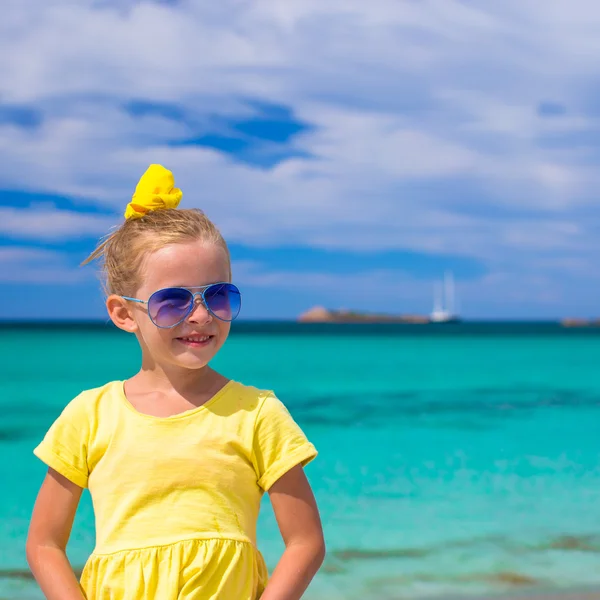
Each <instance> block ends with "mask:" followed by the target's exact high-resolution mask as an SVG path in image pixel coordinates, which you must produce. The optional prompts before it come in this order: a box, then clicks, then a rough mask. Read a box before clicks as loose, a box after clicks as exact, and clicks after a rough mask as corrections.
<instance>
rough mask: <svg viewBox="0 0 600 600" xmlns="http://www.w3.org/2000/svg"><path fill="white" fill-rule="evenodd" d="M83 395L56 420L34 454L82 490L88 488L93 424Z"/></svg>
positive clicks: (70, 404) (69, 405) (72, 402)
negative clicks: (90, 438)
mask: <svg viewBox="0 0 600 600" xmlns="http://www.w3.org/2000/svg"><path fill="white" fill-rule="evenodd" d="M83 399H84V398H83V397H82V396H77V397H76V398H75V399H73V400H72V401H71V402H70V403H69V404H68V405H67V406H66V407H65V409H64V410H63V412H62V413H61V414H60V416H59V417H58V418H57V419H56V421H54V423H53V424H52V426H51V427H50V429H49V430H48V432H47V433H46V435H45V436H44V439H43V440H42V442H41V443H40V444H39V446H37V447H36V448H35V449H34V451H33V453H34V454H35V455H36V456H37V457H38V458H39V459H40V460H41V461H42V462H44V463H46V464H47V465H48V466H49V467H52V468H53V469H54V470H55V471H58V472H59V473H60V474H61V475H64V476H65V477H66V478H67V479H68V480H69V481H72V482H73V483H74V484H76V485H78V486H79V487H82V488H86V487H87V485H88V476H89V469H88V461H87V455H88V441H89V432H90V424H89V418H88V416H87V411H86V410H85V408H86V407H85V404H84V402H83Z"/></svg>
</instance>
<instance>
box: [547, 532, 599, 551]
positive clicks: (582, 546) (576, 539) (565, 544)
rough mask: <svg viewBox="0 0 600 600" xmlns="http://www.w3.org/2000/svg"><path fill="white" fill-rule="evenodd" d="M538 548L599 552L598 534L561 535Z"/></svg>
mask: <svg viewBox="0 0 600 600" xmlns="http://www.w3.org/2000/svg"><path fill="white" fill-rule="evenodd" d="M538 549H539V550H575V551H577V552H600V536H594V535H582V536H575V535H563V536H561V537H558V538H556V539H554V540H551V541H550V542H549V543H548V544H547V545H545V546H540V547H539V548H538Z"/></svg>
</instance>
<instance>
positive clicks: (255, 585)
mask: <svg viewBox="0 0 600 600" xmlns="http://www.w3.org/2000/svg"><path fill="white" fill-rule="evenodd" d="M267 578H268V574H267V568H266V565H265V563H264V560H263V558H262V555H261V554H260V553H259V552H258V550H257V549H256V548H255V547H254V546H253V545H252V544H251V543H250V542H244V541H238V540H230V539H219V538H211V539H192V540H184V541H180V542H176V543H174V544H169V545H166V546H151V547H148V548H138V549H132V550H123V551H120V552H115V553H112V554H92V555H91V556H90V558H89V559H88V562H87V563H86V565H85V568H84V570H83V573H82V575H81V586H82V588H83V591H84V592H85V595H86V598H87V600H154V599H156V600H233V599H235V600H257V599H258V598H260V596H261V594H262V592H263V591H264V588H265V586H266V583H267Z"/></svg>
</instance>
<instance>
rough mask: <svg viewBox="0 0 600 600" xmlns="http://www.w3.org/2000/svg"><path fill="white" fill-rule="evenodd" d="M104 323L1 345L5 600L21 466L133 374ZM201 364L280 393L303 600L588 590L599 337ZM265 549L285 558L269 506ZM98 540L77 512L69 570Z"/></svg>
mask: <svg viewBox="0 0 600 600" xmlns="http://www.w3.org/2000/svg"><path fill="white" fill-rule="evenodd" d="M138 359H139V354H138V349H137V346H136V342H135V339H134V338H132V337H129V336H127V335H126V334H124V333H122V332H119V331H116V330H114V329H112V328H111V327H108V326H101V325H97V326H96V325H70V326H64V325H63V326H61V325H47V324H29V325H27V326H24V325H13V326H8V325H5V326H2V327H0V374H1V377H0V488H1V493H0V598H2V599H3V600H4V599H8V600H23V599H30V600H33V599H39V598H42V596H41V594H40V592H39V591H37V589H36V587H35V585H34V583H33V582H32V581H31V579H30V577H29V574H28V570H27V567H26V562H25V557H24V543H25V537H26V530H27V526H28V519H29V516H30V513H31V508H32V506H33V502H34V499H35V494H36V492H37V488H38V486H39V484H40V482H41V479H42V477H43V474H44V470H45V469H44V466H43V465H42V464H41V463H39V461H38V460H37V459H36V458H35V457H34V456H33V455H32V453H31V451H32V449H33V447H34V446H35V445H36V444H37V443H38V441H39V440H40V439H41V437H42V436H43V434H44V433H45V431H46V429H47V428H48V426H49V425H50V423H51V422H52V421H53V419H54V418H55V417H56V416H57V415H58V413H59V412H60V410H61V409H62V407H63V406H64V405H65V404H66V403H67V402H68V401H69V400H70V399H71V398H72V397H73V396H74V395H76V394H77V393H78V392H79V391H80V390H81V389H84V388H89V387H93V386H97V385H100V384H102V383H104V382H106V381H108V380H111V379H123V378H127V377H128V376H129V375H131V374H132V373H133V372H134V371H135V370H136V368H137V364H138ZM214 366H215V367H216V368H217V369H218V370H220V371H222V372H223V373H224V374H226V375H227V376H229V377H231V378H233V379H236V380H239V381H242V382H244V383H248V384H253V385H257V386H260V387H266V388H270V389H274V390H275V391H276V392H277V394H278V395H279V396H280V398H281V399H282V400H283V401H284V402H285V403H286V404H287V405H288V407H289V408H290V410H291V412H292V414H293V415H294V416H295V418H296V419H297V420H298V421H299V423H300V424H301V425H302V426H303V427H304V429H305V431H306V432H307V433H308V435H309V437H310V438H311V440H313V441H314V443H315V444H316V445H317V447H318V449H319V451H320V455H319V457H318V459H317V460H316V461H314V462H313V463H312V464H311V465H309V467H308V468H307V473H308V475H309V478H310V480H311V482H312V484H313V486H314V489H315V492H316V495H317V499H318V501H319V504H320V508H321V511H322V517H323V520H324V527H325V532H326V537H327V542H328V550H329V553H328V557H327V561H326V564H325V566H324V568H323V569H322V571H321V572H320V573H319V575H318V577H317V578H316V580H315V581H314V584H313V585H312V586H311V588H310V591H309V592H308V593H307V594H306V596H305V597H306V598H307V599H308V600H311V599H312V600H323V599H328V600H368V599H378V600H400V599H405V598H446V597H448V596H449V595H450V594H453V593H458V594H464V595H465V596H468V595H470V596H472V597H477V596H479V595H481V594H483V593H491V592H504V591H514V590H529V589H534V588H538V587H539V588H549V589H554V588H562V587H565V588H567V587H573V586H584V585H600V377H599V373H600V369H599V366H600V329H564V328H560V327H559V326H558V325H555V324H543V323H540V324H525V323H521V324H509V323H504V324H452V325H450V324H448V325H442V326H429V325H425V326H424V325H417V326H401V325H396V326H390V325H382V326H376V325H333V326H323V325H300V324H278V323H241V324H239V325H237V326H236V327H235V328H234V330H233V332H232V335H231V337H230V339H229V341H228V342H227V344H226V346H225V348H224V349H223V350H222V352H221V354H220V355H219V356H218V357H217V359H216V360H215V363H214ZM259 540H260V545H261V549H262V550H263V552H264V554H265V557H266V559H267V562H268V563H269V565H270V566H271V567H272V566H273V565H274V564H275V562H276V560H277V557H278V555H279V553H280V552H281V550H282V543H281V542H280V540H279V538H278V533H277V528H276V524H275V521H274V519H273V516H272V514H271V511H270V507H269V503H268V499H265V503H264V509H263V511H262V515H261V521H260V524H259ZM93 541H94V528H93V515H92V510H91V503H90V501H89V497H88V496H87V495H86V496H85V497H84V501H83V503H82V505H81V507H80V510H79V512H78V515H77V519H76V522H75V526H74V530H73V535H72V539H71V542H70V546H69V555H70V558H71V561H72V563H73V564H74V565H75V566H77V567H81V566H82V565H83V563H84V561H85V559H86V556H87V554H88V553H89V552H90V551H91V550H92V547H93Z"/></svg>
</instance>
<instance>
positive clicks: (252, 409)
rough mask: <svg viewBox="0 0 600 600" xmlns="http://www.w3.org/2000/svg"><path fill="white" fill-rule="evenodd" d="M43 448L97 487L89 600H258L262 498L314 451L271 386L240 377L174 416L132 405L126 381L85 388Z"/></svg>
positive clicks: (74, 476) (85, 582) (86, 587)
mask: <svg viewBox="0 0 600 600" xmlns="http://www.w3.org/2000/svg"><path fill="white" fill-rule="evenodd" d="M34 453H35V454H36V456H38V457H39V458H40V459H41V460H42V461H44V462H45V463H46V464H47V465H49V466H50V467H52V468H53V469H55V470H56V471H58V472H59V473H61V474H62V475H64V476H65V477H67V478H68V479H69V480H70V481H72V482H73V483H75V484H77V485H79V486H81V487H82V488H86V487H89V490H90V493H91V497H92V501H93V505H94V514H95V519H96V546H95V548H94V551H93V553H92V555H91V556H90V557H89V559H88V561H87V563H86V565H85V568H84V570H83V573H82V576H81V587H82V589H83V591H84V593H85V595H86V598H87V599H88V600H138V599H139V600H141V599H148V600H151V599H156V600H255V599H257V598H259V597H260V595H261V594H262V592H263V590H264V588H265V586H266V583H267V577H268V575H267V569H266V566H265V563H264V561H263V558H262V556H261V554H260V552H259V551H258V549H257V547H256V521H257V518H258V512H259V507H260V501H261V497H262V495H263V493H264V491H265V490H268V489H269V487H270V486H271V485H272V484H273V483H274V482H275V481H277V479H278V478H279V477H281V476H282V475H283V474H284V473H286V472H287V471H288V470H289V469H291V468H292V467H293V466H295V465H298V464H303V465H305V464H306V463H308V462H309V461H310V460H312V459H313V458H314V457H315V456H316V454H317V453H316V450H315V448H314V446H313V445H312V444H311V443H310V442H309V441H308V440H307V439H306V437H305V435H304V433H303V432H302V430H301V429H300V428H299V426H298V425H297V424H296V423H295V421H294V420H293V419H292V417H291V416H290V414H289V412H288V411H287V409H286V408H285V406H284V405H283V404H282V403H281V402H280V401H279V400H278V399H277V398H276V397H275V395H274V394H273V393H272V392H267V391H262V390H258V389H256V388H253V387H249V386H244V385H242V384H240V383H237V382H234V381H230V382H229V383H228V384H227V385H226V386H225V387H224V388H223V389H222V390H221V391H219V392H218V393H217V394H216V395H215V396H214V397H213V398H211V399H210V400H209V401H208V402H207V403H206V404H204V405H202V406H200V407H198V408H194V409H192V410H189V411H186V412H184V413H181V414H178V415H173V416H171V417H166V418H162V417H153V416H150V415H145V414H142V413H140V412H138V411H137V410H135V409H134V408H133V406H132V405H131V404H130V403H129V402H128V400H127V399H126V397H125V394H124V392H123V382H122V381H113V382H110V383H108V384H106V385H105V386H103V387H100V388H96V389H93V390H87V391H85V392H82V393H81V394H80V395H79V396H77V397H76V398H75V399H74V400H72V401H71V402H70V403H69V404H68V405H67V407H66V408H65V409H64V411H63V412H62V414H61V415H60V416H59V417H58V419H57V420H56V421H55V422H54V423H53V425H52V427H51V428H50V429H49V431H48V433H47V434H46V436H45V437H44V440H43V441H42V442H41V444H40V445H39V446H38V447H37V448H36V449H35V450H34Z"/></svg>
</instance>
